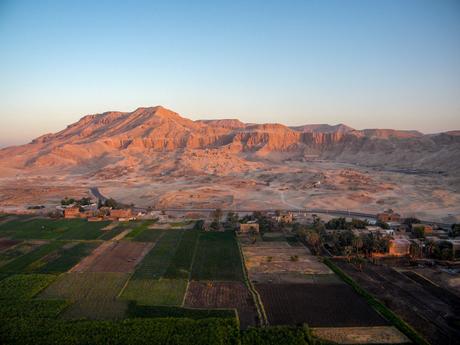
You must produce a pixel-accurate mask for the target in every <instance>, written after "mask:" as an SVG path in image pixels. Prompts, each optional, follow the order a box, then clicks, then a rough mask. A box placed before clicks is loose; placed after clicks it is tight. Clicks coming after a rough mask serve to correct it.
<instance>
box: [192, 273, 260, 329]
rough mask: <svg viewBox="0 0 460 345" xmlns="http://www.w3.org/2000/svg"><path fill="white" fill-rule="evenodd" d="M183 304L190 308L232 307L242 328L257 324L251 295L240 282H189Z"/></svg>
mask: <svg viewBox="0 0 460 345" xmlns="http://www.w3.org/2000/svg"><path fill="white" fill-rule="evenodd" d="M185 306H186V307H191V308H203V309H214V308H232V309H233V308H234V309H236V310H237V311H238V317H239V319H240V325H241V327H242V328H243V329H246V328H247V327H249V326H255V325H256V324H257V311H256V308H255V306H254V301H253V300H252V297H251V295H250V293H249V291H248V289H247V288H246V286H245V285H244V283H242V282H196V281H192V282H190V283H189V286H188V289H187V294H186V296H185Z"/></svg>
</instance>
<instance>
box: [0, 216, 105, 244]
mask: <svg viewBox="0 0 460 345" xmlns="http://www.w3.org/2000/svg"><path fill="white" fill-rule="evenodd" d="M108 224H109V222H87V221H86V220H84V219H44V218H43V219H42V218H32V219H29V218H22V217H21V218H19V219H15V220H11V221H8V222H5V223H1V224H0V236H1V237H9V238H11V239H16V240H26V239H41V240H53V239H54V240H56V239H59V240H94V239H97V238H98V237H99V236H101V235H103V231H102V230H101V229H102V228H104V227H105V226H107V225H108Z"/></svg>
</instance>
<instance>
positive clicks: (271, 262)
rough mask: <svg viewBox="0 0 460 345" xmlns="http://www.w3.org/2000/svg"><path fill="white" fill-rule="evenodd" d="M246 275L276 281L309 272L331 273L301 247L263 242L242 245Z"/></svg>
mask: <svg viewBox="0 0 460 345" xmlns="http://www.w3.org/2000/svg"><path fill="white" fill-rule="evenodd" d="M242 250H243V255H244V258H245V264H246V268H247V270H248V274H249V278H250V279H251V280H252V281H255V282H263V281H277V280H279V279H280V277H284V278H286V279H287V280H288V281H289V278H290V277H292V279H294V280H295V281H297V280H298V279H299V278H300V279H301V278H302V277H305V278H306V279H309V277H310V276H312V275H332V271H331V270H330V269H329V268H328V267H327V266H326V265H324V264H323V263H321V262H319V260H318V259H317V257H315V256H313V255H311V253H310V251H309V250H308V248H306V247H304V246H291V245H290V244H288V243H287V242H285V241H284V242H277V241H272V240H270V241H264V242H256V243H254V244H247V243H245V244H243V245H242Z"/></svg>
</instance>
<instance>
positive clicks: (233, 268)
mask: <svg viewBox="0 0 460 345" xmlns="http://www.w3.org/2000/svg"><path fill="white" fill-rule="evenodd" d="M192 280H220V281H232V280H239V281H241V280H243V269H242V263H241V258H240V252H239V249H238V245H237V243H236V239H235V235H234V233H233V232H230V231H228V232H203V233H201V235H200V238H199V242H198V248H197V251H196V255H195V260H194V262H193V267H192Z"/></svg>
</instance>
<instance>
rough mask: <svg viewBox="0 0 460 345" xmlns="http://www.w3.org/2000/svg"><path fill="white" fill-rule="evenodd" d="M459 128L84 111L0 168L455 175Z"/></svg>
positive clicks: (5, 155)
mask: <svg viewBox="0 0 460 345" xmlns="http://www.w3.org/2000/svg"><path fill="white" fill-rule="evenodd" d="M458 133H459V131H452V132H446V133H440V134H435V135H424V134H422V133H419V132H417V131H398V130H392V129H365V130H355V129H353V128H351V127H348V126H346V125H343V124H339V125H335V126H330V125H325V124H321V125H305V126H297V127H287V126H284V125H282V124H245V123H243V122H241V121H239V120H237V119H226V120H198V121H192V120H189V119H187V118H184V117H182V116H180V115H179V114H177V113H175V112H173V111H171V110H168V109H165V108H163V107H161V106H157V107H149V108H138V109H136V110H135V111H133V112H115V111H113V112H105V113H102V114H96V115H87V116H84V117H83V118H81V119H80V120H79V121H78V122H76V123H74V124H71V125H69V126H68V127H67V128H66V129H64V130H62V131H60V132H57V133H52V134H45V135H43V136H40V137H38V138H36V139H35V140H33V141H32V142H31V143H29V144H26V145H22V146H16V147H9V148H5V149H2V150H0V167H3V168H8V169H19V170H29V171H40V172H43V171H52V170H53V169H56V170H59V171H69V172H75V173H79V172H83V171H84V172H92V173H95V174H103V173H104V172H106V171H111V170H117V171H118V170H119V171H121V172H125V171H132V170H133V169H134V170H142V171H143V172H144V173H148V174H153V175H154V174H165V173H174V172H177V171H182V172H183V173H197V174H199V173H226V171H227V170H228V169H230V170H228V173H230V172H231V171H244V170H246V169H253V168H254V167H255V166H257V164H258V162H261V161H263V160H276V161H283V160H308V159H312V157H316V158H318V159H328V160H334V161H340V162H348V163H356V164H361V165H372V166H382V167H394V168H410V169H423V170H436V171H450V172H457V171H459V169H460V136H459V135H458Z"/></svg>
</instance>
